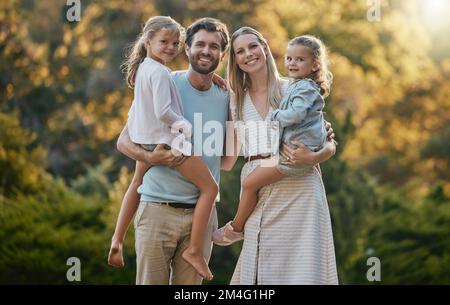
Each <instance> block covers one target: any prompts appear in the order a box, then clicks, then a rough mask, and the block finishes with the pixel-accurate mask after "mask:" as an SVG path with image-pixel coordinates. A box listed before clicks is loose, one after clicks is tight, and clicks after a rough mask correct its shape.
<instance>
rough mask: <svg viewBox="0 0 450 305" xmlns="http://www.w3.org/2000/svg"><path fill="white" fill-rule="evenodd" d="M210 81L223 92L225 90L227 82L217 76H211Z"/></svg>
mask: <svg viewBox="0 0 450 305" xmlns="http://www.w3.org/2000/svg"><path fill="white" fill-rule="evenodd" d="M212 81H213V82H214V84H216V85H217V86H219V87H220V88H222V89H223V90H227V81H226V80H224V79H223V78H222V77H220V76H219V75H218V74H216V73H214V74H213V78H212Z"/></svg>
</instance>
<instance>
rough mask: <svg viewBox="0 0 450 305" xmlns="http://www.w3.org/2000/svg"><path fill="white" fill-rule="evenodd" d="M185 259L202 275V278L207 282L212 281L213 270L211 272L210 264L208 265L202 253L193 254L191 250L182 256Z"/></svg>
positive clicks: (187, 250)
mask: <svg viewBox="0 0 450 305" xmlns="http://www.w3.org/2000/svg"><path fill="white" fill-rule="evenodd" d="M181 256H182V257H183V259H184V260H185V261H187V262H188V263H189V264H191V265H192V267H194V268H195V270H196V271H197V272H198V274H200V276H201V277H202V278H204V279H205V280H208V281H210V280H212V279H213V275H212V273H211V270H209V267H208V264H207V263H206V260H205V258H204V257H203V255H202V254H201V253H196V252H192V251H191V250H190V249H189V248H188V249H186V250H184V252H183V254H181Z"/></svg>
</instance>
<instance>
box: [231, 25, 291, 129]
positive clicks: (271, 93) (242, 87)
mask: <svg viewBox="0 0 450 305" xmlns="http://www.w3.org/2000/svg"><path fill="white" fill-rule="evenodd" d="M245 34H252V35H255V36H256V38H257V39H258V41H259V43H260V44H262V45H263V46H264V47H265V49H266V51H267V54H266V64H267V76H268V80H267V92H268V94H267V95H268V99H269V103H270V106H272V108H274V109H276V108H278V106H279V104H280V101H281V98H282V94H281V82H280V81H281V77H280V74H279V73H278V69H277V66H276V64H275V60H274V58H273V56H272V52H271V51H270V48H269V45H268V44H267V41H266V40H265V39H264V37H263V36H262V35H261V33H259V32H258V31H257V30H255V29H253V28H251V27H242V28H240V29H238V30H237V31H235V32H234V33H233V35H232V36H231V42H230V45H231V47H230V49H231V50H230V55H229V60H228V69H227V70H228V80H229V82H230V86H231V90H233V92H234V94H235V97H236V108H237V119H238V120H242V118H243V105H244V98H245V94H246V91H247V90H248V89H249V88H250V87H251V81H250V77H249V76H248V74H247V73H246V72H244V71H242V70H241V68H239V66H238V64H237V63H236V59H235V56H236V54H235V53H234V49H233V43H234V41H235V40H236V38H238V37H239V36H241V35H245Z"/></svg>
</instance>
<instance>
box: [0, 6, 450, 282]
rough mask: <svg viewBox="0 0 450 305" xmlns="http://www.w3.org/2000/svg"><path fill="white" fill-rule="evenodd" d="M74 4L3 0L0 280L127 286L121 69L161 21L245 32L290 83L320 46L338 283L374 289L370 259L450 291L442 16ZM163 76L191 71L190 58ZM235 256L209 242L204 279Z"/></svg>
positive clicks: (398, 10) (131, 269) (403, 9)
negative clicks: (114, 239)
mask: <svg viewBox="0 0 450 305" xmlns="http://www.w3.org/2000/svg"><path fill="white" fill-rule="evenodd" d="M81 2H82V12H81V20H80V21H79V22H72V23H71V22H68V21H67V20H66V10H67V7H66V6H65V1H59V0H46V1H29V0H4V1H1V2H0V191H1V192H0V241H1V243H0V282H1V283H67V280H66V277H65V274H66V271H67V269H68V266H66V260H67V258H69V257H72V256H76V257H79V258H80V259H81V261H82V282H81V283H128V284H132V283H134V274H135V256H134V236H133V235H134V234H133V228H132V226H131V228H130V232H129V233H128V235H127V239H126V244H125V260H126V267H125V268H124V269H121V270H117V269H112V268H109V267H108V266H107V265H106V256H107V252H108V248H109V242H110V238H111V236H112V233H113V231H114V225H115V220H116V217H117V214H118V211H119V208H120V203H121V200H122V196H123V194H124V192H125V190H126V188H127V186H128V183H129V181H130V180H131V175H132V169H133V162H131V161H130V160H127V159H126V158H125V157H123V156H121V155H120V154H119V153H118V152H116V149H115V141H116V139H117V136H118V134H119V132H120V130H121V129H122V127H123V125H124V123H125V121H126V118H127V113H128V109H129V107H130V105H131V101H132V91H131V90H129V89H128V88H127V87H126V86H125V82H124V81H123V75H122V74H121V71H120V63H121V62H122V61H123V59H124V52H125V50H126V48H127V47H129V44H130V43H132V42H133V41H134V39H135V37H136V35H137V33H138V32H139V31H140V27H141V25H142V23H143V22H145V20H146V19H147V18H148V17H150V16H152V15H156V14H163V15H171V16H172V17H173V18H175V19H176V20H178V21H179V22H181V23H182V24H183V25H184V26H188V25H189V24H190V23H191V22H193V21H194V20H195V19H197V18H200V17H204V16H211V17H216V18H219V19H221V20H222V21H224V22H225V23H226V24H227V25H228V26H229V29H230V32H233V31H234V30H236V29H237V28H239V27H241V26H243V25H249V26H253V27H255V28H257V29H258V30H260V31H261V33H262V34H263V35H264V36H265V37H266V38H267V40H268V42H269V44H270V48H271V50H272V52H273V54H274V56H275V57H276V60H277V64H278V67H279V69H280V71H281V72H282V73H283V74H286V71H285V69H284V67H283V55H284V52H285V48H286V44H287V41H288V40H289V39H290V38H293V37H295V36H297V35H301V34H305V33H309V34H313V35H317V36H319V37H320V38H322V39H323V40H324V42H325V43H326V45H327V46H328V48H329V50H330V57H331V62H332V71H333V74H334V84H333V88H332V95H331V96H330V97H329V98H328V99H327V101H326V103H327V105H326V111H327V119H328V120H329V121H331V122H332V124H333V128H334V130H335V132H336V134H337V137H338V139H337V140H338V141H339V143H340V145H339V146H338V151H337V154H336V156H334V158H332V159H331V160H330V161H327V162H325V163H324V164H322V166H321V167H322V172H323V179H324V183H325V186H326V190H327V195H328V202H329V204H330V211H331V216H332V222H333V230H334V238H335V246H336V256H337V261H338V272H339V277H340V281H341V283H358V284H368V282H367V279H366V278H365V274H366V270H367V268H368V267H367V266H366V264H365V262H366V259H367V257H368V256H370V255H372V256H378V257H380V259H381V263H382V282H381V283H386V284H387V283H393V284H394V283H396V284H399V283H411V284H416V283H428V284H431V283H446V284H449V283H450V279H449V276H448V274H449V268H450V262H449V256H448V253H449V251H448V245H449V244H450V243H449V240H448V236H449V234H448V233H449V232H450V228H449V224H450V218H449V217H448V216H449V213H450V206H449V204H450V203H449V197H450V182H449V181H450V179H449V178H450V177H449V173H450V159H449V156H450V154H449V150H450V144H449V143H450V142H449V139H450V125H449V122H450V120H449V119H450V98H449V96H450V45H449V43H448V39H447V37H448V34H449V30H450V21H448V18H447V19H446V20H444V21H443V23H442V24H441V25H440V27H439V28H438V26H437V23H433V22H432V20H430V19H429V18H428V19H424V18H425V17H424V7H425V2H426V1H425V0H424V1H421V0H417V1H409V0H389V1H388V0H382V1H381V5H382V7H381V9H382V15H381V21H380V22H369V21H367V19H366V14H367V9H368V7H367V1H350V0H336V1H332V2H330V1H326V0H303V1H300V0H294V1H292V0H277V1H273V0H249V1H238V0H221V1H216V0H196V1H188V0H164V1H162V0H154V1H147V0H136V1H129V2H125V1H119V0H96V1H81ZM449 7H450V6H447V7H446V9H447V10H449ZM449 13H450V11H449ZM444 15H445V16H448V14H444ZM170 67H171V68H172V69H185V68H186V67H187V60H186V56H185V55H184V54H183V52H181V54H180V56H178V58H177V59H176V60H175V61H174V62H173V63H172V64H171V66H170ZM225 67H226V61H224V62H223V63H221V64H220V66H219V69H218V73H219V74H221V75H223V76H224V75H225ZM242 165H243V163H242V160H240V161H239V162H238V164H236V166H235V168H234V169H233V171H231V172H229V173H223V174H222V180H221V202H220V203H219V204H218V205H217V207H218V213H219V222H220V224H223V223H225V222H226V221H228V220H229V219H230V218H231V217H232V215H233V214H234V212H235V210H236V205H237V200H238V194H239V191H240V189H239V187H240V186H239V183H240V182H239V176H240V169H241V168H242ZM240 246H241V244H237V245H234V246H232V247H217V246H216V247H214V250H213V251H214V252H213V256H212V259H211V268H212V270H213V272H214V274H215V279H214V281H213V282H212V283H228V282H229V279H230V278H231V275H232V272H233V269H234V266H235V263H236V261H237V258H238V255H239V251H240Z"/></svg>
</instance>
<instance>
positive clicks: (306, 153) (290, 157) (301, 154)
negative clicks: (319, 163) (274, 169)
mask: <svg viewBox="0 0 450 305" xmlns="http://www.w3.org/2000/svg"><path fill="white" fill-rule="evenodd" d="M291 143H292V144H293V145H296V146H297V148H295V149H292V148H290V147H289V146H287V145H286V144H283V147H282V149H281V151H280V154H281V155H282V156H283V157H284V158H285V159H286V161H283V162H282V163H281V164H284V165H291V166H300V165H306V164H315V162H314V161H315V159H316V153H315V152H313V151H312V150H310V149H309V148H308V147H306V146H305V145H304V144H303V143H300V142H298V141H291Z"/></svg>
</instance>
